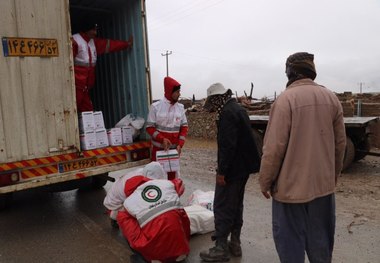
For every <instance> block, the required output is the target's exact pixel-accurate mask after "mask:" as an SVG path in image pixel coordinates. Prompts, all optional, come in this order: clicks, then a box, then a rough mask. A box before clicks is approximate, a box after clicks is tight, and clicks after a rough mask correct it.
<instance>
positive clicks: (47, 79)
mask: <svg viewBox="0 0 380 263" xmlns="http://www.w3.org/2000/svg"><path fill="white" fill-rule="evenodd" d="M0 10H1V17H0V36H1V38H2V49H0V52H1V54H0V85H1V89H0V209H1V208H4V207H6V206H8V205H9V202H10V199H11V195H12V193H14V192H18V191H23V190H26V189H30V188H37V187H49V188H50V189H53V190H68V189H72V188H77V187H79V186H81V185H82V184H83V183H84V182H85V181H86V182H89V181H90V183H91V182H92V184H93V186H94V187H102V186H103V185H104V184H105V183H106V182H107V180H110V178H109V177H108V172H111V171H116V170H120V169H125V168H131V167H136V166H140V165H143V164H146V163H148V162H149V158H150V142H149V140H148V136H147V135H146V133H144V131H142V134H140V136H139V137H138V139H137V140H135V141H134V142H133V143H130V144H125V145H120V146H110V147H105V148H99V149H93V150H81V145H80V132H79V127H78V126H79V125H78V112H77V108H76V98H75V84H74V73H73V68H74V65H73V57H72V48H71V37H72V35H73V34H74V33H77V32H78V28H79V27H80V25H81V24H83V23H86V21H87V20H90V21H96V23H97V24H98V26H99V28H100V32H99V37H103V38H110V39H122V40H127V39H128V37H129V36H130V35H132V36H133V39H134V42H133V48H132V49H131V50H128V51H121V52H118V53H114V54H107V55H104V56H101V57H99V59H98V61H97V81H96V87H94V89H93V94H92V96H93V102H94V107H95V109H96V110H97V111H102V113H103V116H104V121H105V126H106V128H112V127H114V125H115V124H116V123H117V122H118V121H119V120H120V119H122V118H123V117H124V116H125V115H127V114H134V115H137V116H139V117H142V118H146V116H147V113H148V109H149V105H150V103H151V101H152V99H151V87H150V73H149V56H148V40H147V28H146V12H145V1H144V0H128V1H125V0H113V1H104V0H60V1H46V0H12V1H0Z"/></svg>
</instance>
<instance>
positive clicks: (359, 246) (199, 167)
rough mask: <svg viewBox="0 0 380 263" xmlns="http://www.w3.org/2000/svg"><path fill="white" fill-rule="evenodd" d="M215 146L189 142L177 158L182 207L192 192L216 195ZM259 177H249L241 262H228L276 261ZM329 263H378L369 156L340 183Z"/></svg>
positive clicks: (194, 256)
mask: <svg viewBox="0 0 380 263" xmlns="http://www.w3.org/2000/svg"><path fill="white" fill-rule="evenodd" d="M215 165H216V142H215V141H213V140H201V139H192V138H190V139H188V140H187V142H186V145H185V147H184V148H183V151H182V156H181V177H182V178H183V180H184V182H185V185H186V192H185V195H184V196H183V199H184V202H186V200H187V198H188V197H189V195H190V194H191V193H192V192H193V191H194V190H195V189H201V190H203V191H209V190H214V174H215ZM257 179H258V176H257V174H256V175H253V176H251V178H250V180H249V181H248V184H247V188H246V196H245V215H244V220H245V221H244V227H243V234H242V246H243V257H242V258H241V259H232V260H231V261H230V262H278V257H277V253H276V251H275V248H274V243H273V239H272V232H271V202H270V201H268V200H266V199H264V197H262V194H261V192H260V189H259V186H258V180H257ZM336 204H337V211H336V215H337V226H336V234H335V248H334V258H333V262H344V263H346V262H353V263H354V262H373V263H378V262H380V158H379V157H372V156H367V157H365V158H364V159H363V160H361V161H359V162H356V163H353V164H352V165H351V166H350V167H349V168H348V169H347V170H346V171H345V172H344V173H343V174H342V176H341V177H340V178H339V182H338V186H337V191H336ZM209 238H210V234H205V235H199V236H194V237H192V240H191V249H192V250H191V254H190V257H189V258H188V262H200V260H199V256H198V255H199V251H200V250H202V249H204V248H208V247H209V246H211V245H212V243H211V241H210V239H209Z"/></svg>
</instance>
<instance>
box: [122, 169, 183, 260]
mask: <svg viewBox="0 0 380 263" xmlns="http://www.w3.org/2000/svg"><path fill="white" fill-rule="evenodd" d="M149 180H151V179H148V178H146V177H144V176H135V177H133V178H131V179H129V180H127V181H126V183H125V195H126V196H127V197H128V196H130V195H131V194H132V193H133V192H134V191H135V189H136V188H137V187H139V186H140V185H142V184H144V183H145V182H147V181H149ZM171 182H172V183H173V184H174V187H175V190H176V192H177V193H178V195H179V196H180V195H182V193H183V191H184V188H183V185H182V180H180V179H174V180H172V181H171ZM117 221H118V224H119V227H120V229H121V231H122V233H123V235H124V237H125V238H126V239H127V240H128V243H129V245H130V246H131V248H132V249H134V250H136V251H137V252H139V253H140V254H141V255H142V256H143V257H144V258H145V259H146V260H149V261H151V260H160V261H163V262H174V261H175V259H176V258H177V257H179V256H181V255H188V254H189V252H190V246H189V240H190V221H189V218H188V217H187V214H186V212H185V210H183V209H175V210H170V211H167V212H165V213H163V214H161V215H159V216H157V217H156V218H154V219H152V220H151V221H149V222H148V223H147V224H145V225H144V226H143V227H140V225H139V223H138V221H137V220H136V218H135V217H133V216H132V215H130V214H129V213H128V212H127V211H121V212H119V213H118V215H117Z"/></svg>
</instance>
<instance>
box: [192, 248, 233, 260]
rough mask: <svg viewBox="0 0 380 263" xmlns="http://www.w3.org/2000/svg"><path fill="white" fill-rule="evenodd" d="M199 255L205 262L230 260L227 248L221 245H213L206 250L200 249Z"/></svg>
mask: <svg viewBox="0 0 380 263" xmlns="http://www.w3.org/2000/svg"><path fill="white" fill-rule="evenodd" d="M199 256H200V257H201V259H202V260H203V261H205V262H226V261H229V260H230V256H229V253H228V249H226V248H223V247H222V246H215V247H212V248H210V249H209V250H208V251H202V252H201V253H199Z"/></svg>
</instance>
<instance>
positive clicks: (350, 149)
mask: <svg viewBox="0 0 380 263" xmlns="http://www.w3.org/2000/svg"><path fill="white" fill-rule="evenodd" d="M346 141H347V145H346V150H345V152H344V159H343V168H342V171H344V170H346V169H347V167H348V166H350V164H351V163H352V162H353V161H354V158H355V146H354V143H353V142H352V140H351V138H350V137H346Z"/></svg>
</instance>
